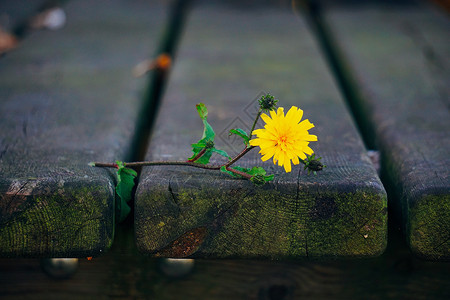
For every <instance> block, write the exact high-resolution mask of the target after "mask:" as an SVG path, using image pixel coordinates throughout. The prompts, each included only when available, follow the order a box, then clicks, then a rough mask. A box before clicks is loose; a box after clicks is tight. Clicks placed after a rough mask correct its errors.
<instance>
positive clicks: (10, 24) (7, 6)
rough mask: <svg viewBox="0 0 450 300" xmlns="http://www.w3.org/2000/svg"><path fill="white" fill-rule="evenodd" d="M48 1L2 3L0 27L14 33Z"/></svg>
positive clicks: (6, 0)
mask: <svg viewBox="0 0 450 300" xmlns="http://www.w3.org/2000/svg"><path fill="white" fill-rule="evenodd" d="M46 2H49V1H46V0H22V1H15V0H2V1H0V27H3V29H5V30H7V31H14V30H15V29H16V27H17V26H19V25H20V24H21V23H25V22H27V20H28V19H29V18H30V17H32V16H33V15H35V14H36V13H37V12H38V10H39V8H41V7H42V6H43V5H44V4H45V3H46Z"/></svg>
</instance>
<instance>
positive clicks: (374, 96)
mask: <svg viewBox="0 0 450 300" xmlns="http://www.w3.org/2000/svg"><path fill="white" fill-rule="evenodd" d="M326 21H327V24H328V26H329V29H330V30H331V32H332V34H333V38H334V40H335V42H336V45H337V49H338V50H339V51H341V52H342V53H341V59H342V65H344V66H346V67H347V70H346V72H347V75H348V78H347V79H348V80H351V81H353V85H354V89H355V93H356V94H357V95H358V97H357V99H358V101H359V102H358V105H359V107H361V108H362V109H361V112H360V113H363V114H364V115H363V117H364V118H366V119H368V120H369V121H370V122H371V123H372V126H373V127H374V132H375V134H376V137H375V139H376V142H377V144H378V146H379V148H380V150H381V153H382V168H383V173H384V174H385V176H386V179H387V182H388V184H389V185H390V186H392V188H393V190H394V191H395V192H396V195H397V199H399V200H400V201H396V200H393V201H392V205H393V207H394V208H395V209H396V213H397V216H399V217H400V215H401V218H402V220H403V226H404V229H405V232H406V235H407V239H408V241H409V244H410V246H411V249H412V250H413V251H414V252H415V253H416V254H417V255H419V256H421V257H424V258H428V259H450V177H449V168H450V135H449V132H450V113H449V104H450V103H449V99H450V89H449V88H448V82H449V81H450V67H449V66H450V65H449V63H450V61H449V56H448V53H450V37H449V35H448V31H449V29H450V22H449V20H448V18H447V16H443V15H441V14H440V13H438V12H436V11H433V10H432V9H431V8H430V7H428V6H422V5H412V6H407V7H402V6H397V7H389V6H376V5H372V6H368V7H363V8H354V7H353V8H348V7H347V8H341V9H339V8H334V9H332V10H330V11H329V12H328V13H327V14H326Z"/></svg>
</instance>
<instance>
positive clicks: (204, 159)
mask: <svg viewBox="0 0 450 300" xmlns="http://www.w3.org/2000/svg"><path fill="white" fill-rule="evenodd" d="M195 107H196V108H197V111H198V115H199V116H200V118H201V119H202V121H203V134H202V138H201V139H200V140H199V141H198V142H197V143H194V144H191V146H192V153H193V154H192V156H191V157H190V158H188V159H189V160H190V159H193V158H194V157H195V156H197V155H198V154H199V153H200V151H202V150H203V149H204V148H205V147H206V144H207V143H208V142H214V137H215V136H216V134H215V133H214V129H213V128H212V127H211V125H210V124H209V123H208V121H207V116H208V110H207V109H206V106H205V104H203V103H199V104H197V105H196V106H195ZM211 155H212V151H211V149H208V150H207V151H206V152H205V154H203V155H202V156H201V157H200V158H199V159H197V160H196V161H195V162H196V163H200V164H205V165H206V164H208V163H209V159H210V158H211Z"/></svg>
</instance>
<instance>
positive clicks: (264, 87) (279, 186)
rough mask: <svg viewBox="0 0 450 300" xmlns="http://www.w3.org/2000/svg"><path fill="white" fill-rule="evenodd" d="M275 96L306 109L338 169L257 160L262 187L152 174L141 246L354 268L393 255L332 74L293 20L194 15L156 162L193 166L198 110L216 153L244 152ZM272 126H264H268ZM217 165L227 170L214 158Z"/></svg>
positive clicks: (280, 13) (322, 151) (169, 170)
mask: <svg viewBox="0 0 450 300" xmlns="http://www.w3.org/2000/svg"><path fill="white" fill-rule="evenodd" d="M262 92H269V93H271V94H273V95H275V96H276V98H278V99H280V102H279V103H278V104H279V106H283V107H285V108H286V111H287V110H288V109H289V108H290V107H291V106H292V105H296V106H298V107H300V108H301V109H303V110H304V118H308V119H309V120H310V121H311V122H313V123H314V124H315V125H316V127H315V128H313V129H312V130H310V133H312V134H316V135H317V136H318V137H319V142H317V143H311V144H310V145H311V147H312V148H313V149H314V150H315V152H316V153H317V155H318V156H322V157H323V163H324V164H325V165H327V168H326V169H325V170H324V171H322V172H320V173H318V175H317V176H313V175H311V176H308V175H307V174H306V172H305V171H303V168H302V167H300V166H297V167H294V168H293V171H292V172H291V173H285V171H284V169H283V168H281V167H278V166H274V165H273V163H272V162H271V161H268V162H266V163H263V162H262V161H261V159H260V157H259V154H258V151H257V150H253V152H251V153H249V154H248V155H247V156H246V157H245V158H244V159H242V161H239V164H240V165H241V166H245V167H249V166H263V167H264V168H266V169H267V170H268V174H275V180H274V181H273V182H271V183H268V184H266V185H264V186H262V187H256V186H255V185H253V184H252V183H251V182H249V181H245V180H237V179H232V178H230V177H229V176H228V175H226V174H223V173H220V172H218V171H204V170H199V169H193V168H189V167H167V166H163V167H145V168H144V169H143V173H142V176H141V178H140V183H139V186H138V189H137V194H136V205H135V220H136V242H137V244H138V247H139V248H140V249H141V250H142V251H144V252H146V253H148V254H155V255H158V256H168V257H183V256H193V257H209V258H216V257H241V258H243V257H245V258H270V259H283V258H288V257H290V258H292V257H306V256H311V257H320V256H333V257H347V256H373V255H379V254H381V252H382V251H383V250H384V248H385V246H386V217H387V207H386V194H385V191H384V188H383V186H382V185H381V182H380V180H379V179H378V176H377V174H376V171H375V169H374V168H373V165H372V164H371V162H370V160H369V159H368V157H367V155H366V153H365V149H364V146H363V143H362V141H361V139H360V137H359V135H358V133H357V131H356V129H355V127H354V125H353V123H352V120H351V117H350V115H349V113H348V111H347V109H346V107H345V104H344V102H343V100H342V99H341V96H340V94H339V91H338V89H337V87H336V86H335V84H334V82H333V78H332V77H331V73H330V71H329V69H328V68H327V66H326V65H325V62H324V60H323V58H322V57H321V55H320V50H319V48H318V46H317V44H316V43H315V40H314V39H313V37H312V35H311V33H310V32H309V31H308V28H307V26H306V24H305V22H304V21H303V20H302V19H301V17H300V16H298V15H296V14H295V13H294V12H293V11H292V10H290V9H282V8H278V7H276V6H261V7H258V8H253V9H247V8H246V7H245V6H242V5H239V4H237V3H235V4H230V5H223V4H222V5H220V4H217V3H214V4H205V5H200V6H198V7H196V8H194V9H193V11H192V13H191V15H190V18H189V19H188V21H187V24H186V29H185V34H184V37H183V39H182V40H181V41H180V49H179V54H178V55H177V59H176V62H175V65H174V69H173V72H172V74H171V77H170V79H169V83H168V87H167V92H166V94H165V96H164V97H163V99H162V104H161V109H160V111H159V114H158V117H157V120H156V125H155V127H154V132H153V134H152V140H151V142H150V148H149V150H148V152H147V159H148V160H186V159H187V158H188V157H190V156H191V154H190V144H191V143H195V142H196V141H197V140H198V139H199V138H200V136H201V132H202V123H201V120H200V119H199V117H198V114H197V112H196V110H195V104H196V103H198V102H203V103H205V104H206V105H207V107H208V109H209V115H208V120H209V121H210V123H211V125H212V126H213V128H215V130H216V135H217V137H216V140H215V142H216V146H217V148H221V149H225V150H226V151H228V152H229V154H230V155H234V154H237V153H239V152H240V151H241V150H242V149H243V144H242V143H239V141H237V143H236V142H235V141H233V139H230V138H229V137H228V131H229V130H230V129H232V128H235V127H243V129H245V130H249V129H250V127H251V123H252V121H253V119H254V116H255V114H254V113H255V110H257V109H258V108H257V99H258V98H259V97H260V96H261V93H262ZM258 126H261V125H258ZM212 162H213V164H219V163H221V162H223V160H222V161H221V160H220V158H217V157H213V160H212Z"/></svg>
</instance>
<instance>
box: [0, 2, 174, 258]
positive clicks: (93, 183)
mask: <svg viewBox="0 0 450 300" xmlns="http://www.w3.org/2000/svg"><path fill="white" fill-rule="evenodd" d="M66 13H67V25H66V27H65V28H64V29H62V30H60V31H41V32H36V33H33V34H32V35H30V36H29V37H28V38H27V39H26V40H25V41H24V42H23V44H22V45H21V47H20V48H19V49H17V50H16V51H14V52H12V53H10V54H9V55H8V56H7V57H5V58H3V59H2V60H0V82H1V89H0V128H1V132H0V197H1V199H0V255H1V256H52V257H58V256H63V257H64V256H65V257H77V256H81V257H85V256H95V255H98V254H100V253H101V252H102V251H105V250H107V249H108V248H109V247H110V246H111V243H112V239H113V233H114V201H115V200H114V197H115V196H114V185H115V178H114V176H113V172H110V171H106V170H102V169H96V168H92V167H89V166H88V163H89V162H90V161H94V160H100V161H114V160H116V159H124V158H125V156H126V155H127V153H128V152H129V151H130V149H129V147H130V141H131V139H132V136H133V134H134V128H135V123H136V122H137V115H138V110H139V108H140V106H141V103H140V102H141V101H140V94H139V93H140V90H141V89H142V90H143V89H144V83H145V82H144V80H143V79H139V80H138V79H135V78H133V76H132V73H131V71H132V69H133V67H134V65H135V64H136V63H138V62H139V61H140V60H142V59H144V58H146V57H148V56H149V55H152V54H153V52H154V51H155V50H156V46H157V42H158V41H159V40H158V38H157V37H158V35H159V33H160V30H162V29H163V28H162V27H163V25H164V16H165V14H164V7H163V6H161V5H158V4H157V3H154V4H148V3H147V2H145V1H133V2H128V1H119V0H117V1H73V2H71V3H69V4H68V5H67V7H66Z"/></svg>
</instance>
